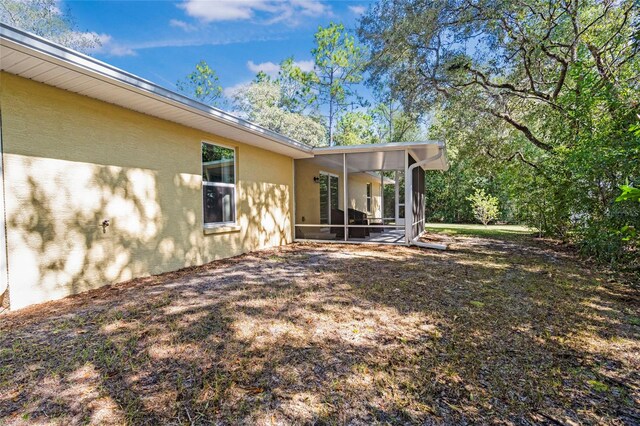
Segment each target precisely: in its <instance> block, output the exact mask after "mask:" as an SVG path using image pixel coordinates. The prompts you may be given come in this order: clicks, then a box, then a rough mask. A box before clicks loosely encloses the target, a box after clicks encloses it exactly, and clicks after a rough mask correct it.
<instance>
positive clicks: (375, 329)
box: [0, 235, 640, 425]
mask: <svg viewBox="0 0 640 426" xmlns="http://www.w3.org/2000/svg"><path fill="white" fill-rule="evenodd" d="M448 240H449V243H450V250H449V251H445V252H441V251H427V250H420V249H414V248H405V247H392V246H354V245H344V246H343V245H329V244H327V245H312V244H304V245H303V244H294V245H291V246H288V247H284V248H282V249H277V250H269V251H263V252H259V253H254V254H250V255H245V256H241V257H238V258H234V259H230V260H226V261H220V262H215V263H212V264H210V265H206V266H204V267H199V268H193V269H190V270H185V271H180V272H177V273H172V274H165V275H162V276H156V277H151V278H146V279H141V280H136V281H133V282H130V283H126V284H124V285H119V286H114V287H111V288H103V289H100V290H98V291H94V292H91V293H87V294H83V295H80V296H77V297H73V298H68V299H66V300H62V301H58V302H52V303H48V304H44V305H40V306H35V307H32V308H28V309H26V310H23V311H19V312H16V313H10V314H8V315H3V316H0V424H3V423H4V424H7V425H13V424H64V425H67V424H86V423H89V424H123V423H131V424H153V425H155V424H211V423H215V424H238V423H245V424H292V423H295V424H300V423H319V424H363V425H364V424H367V425H368V424H375V423H377V424H380V423H382V424H389V423H390V424H427V425H429V424H452V423H455V424H477V423H491V424H496V423H497V424H554V425H571V424H614V425H618V424H629V425H630V424H638V423H640V410H639V407H640V373H639V371H640V312H639V310H640V297H639V292H638V290H637V289H634V286H633V283H631V284H629V283H627V284H622V283H619V282H618V281H617V280H616V279H615V278H613V277H611V276H608V275H603V274H600V273H597V272H595V271H592V270H590V269H589V268H587V267H586V266H585V265H583V264H581V263H580V262H579V261H577V260H576V259H575V258H574V257H573V256H572V255H571V254H570V253H569V252H566V251H560V250H557V249H555V248H554V247H553V246H552V245H550V244H549V243H545V242H542V241H535V240H533V239H531V238H529V237H523V236H516V237H506V236H505V237H500V238H498V239H496V238H486V237H483V238H477V237H469V236H460V235H456V236H451V237H449V239H448Z"/></svg>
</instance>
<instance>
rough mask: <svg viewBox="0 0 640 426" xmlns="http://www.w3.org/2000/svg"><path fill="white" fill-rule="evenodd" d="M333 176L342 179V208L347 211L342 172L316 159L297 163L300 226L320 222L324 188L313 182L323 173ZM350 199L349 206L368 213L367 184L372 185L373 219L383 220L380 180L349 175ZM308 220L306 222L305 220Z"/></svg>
mask: <svg viewBox="0 0 640 426" xmlns="http://www.w3.org/2000/svg"><path fill="white" fill-rule="evenodd" d="M321 171H323V172H327V173H332V174H334V175H337V176H338V180H339V185H338V191H339V194H338V195H339V199H338V206H339V208H340V209H343V205H344V196H343V192H344V188H343V182H344V181H343V175H342V170H336V169H331V168H327V167H323V166H320V165H318V164H317V163H316V162H314V160H313V159H305V160H296V161H295V179H296V191H295V192H296V198H295V199H296V223H299V224H300V223H304V224H319V223H320V185H319V184H317V183H315V182H314V181H313V177H314V176H319V175H320V172H321ZM348 177H349V183H348V193H347V194H348V199H349V207H350V208H352V209H356V210H360V211H362V212H367V183H368V182H370V183H371V184H372V200H371V210H372V211H371V212H370V214H369V216H370V217H381V203H380V201H381V198H380V178H379V177H375V176H371V175H368V174H365V173H353V174H349V175H348ZM303 218H304V220H303Z"/></svg>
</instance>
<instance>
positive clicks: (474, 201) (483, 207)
mask: <svg viewBox="0 0 640 426" xmlns="http://www.w3.org/2000/svg"><path fill="white" fill-rule="evenodd" d="M467 200H469V201H471V208H472V209H473V215H474V216H475V217H476V219H478V220H479V221H480V222H482V224H483V225H484V226H487V225H488V224H489V222H491V221H492V220H495V219H496V218H497V217H498V214H499V210H498V199H497V198H496V197H494V196H492V195H490V194H485V192H484V189H476V192H475V193H474V194H473V195H470V196H469V197H467Z"/></svg>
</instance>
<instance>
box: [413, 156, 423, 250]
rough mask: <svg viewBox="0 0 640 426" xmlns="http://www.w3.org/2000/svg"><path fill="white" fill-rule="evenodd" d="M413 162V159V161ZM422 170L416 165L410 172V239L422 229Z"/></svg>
mask: <svg viewBox="0 0 640 426" xmlns="http://www.w3.org/2000/svg"><path fill="white" fill-rule="evenodd" d="M414 163H415V161H414ZM424 178H425V174H424V170H422V167H416V168H415V169H413V172H412V176H411V179H412V183H411V186H412V194H411V197H412V200H411V201H412V203H411V204H412V213H413V214H412V220H413V222H412V226H411V234H412V235H411V239H413V238H415V237H417V236H418V235H420V233H422V231H423V230H424Z"/></svg>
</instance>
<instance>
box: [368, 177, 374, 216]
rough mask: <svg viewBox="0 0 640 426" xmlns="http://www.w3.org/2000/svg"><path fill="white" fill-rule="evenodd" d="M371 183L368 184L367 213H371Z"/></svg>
mask: <svg viewBox="0 0 640 426" xmlns="http://www.w3.org/2000/svg"><path fill="white" fill-rule="evenodd" d="M372 192H373V191H372V187H371V182H369V183H367V212H368V213H371V194H372Z"/></svg>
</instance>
